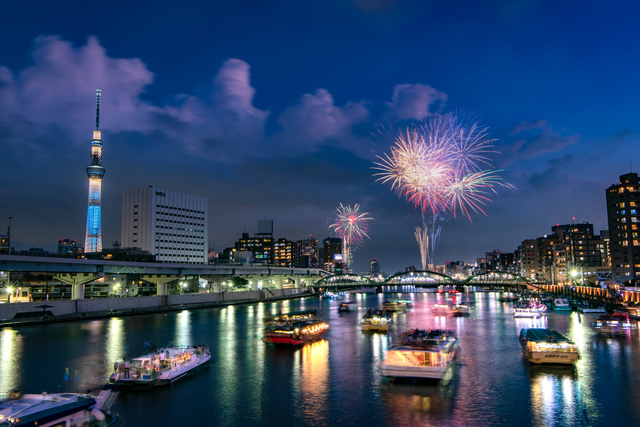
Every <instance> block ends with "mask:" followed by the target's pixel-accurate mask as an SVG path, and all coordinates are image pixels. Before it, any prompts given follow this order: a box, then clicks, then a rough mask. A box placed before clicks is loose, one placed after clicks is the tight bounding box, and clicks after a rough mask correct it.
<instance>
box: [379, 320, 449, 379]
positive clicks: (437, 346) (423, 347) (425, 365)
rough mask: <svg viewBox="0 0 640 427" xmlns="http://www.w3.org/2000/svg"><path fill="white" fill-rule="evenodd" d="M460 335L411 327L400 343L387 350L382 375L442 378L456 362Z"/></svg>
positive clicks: (382, 365)
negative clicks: (457, 336)
mask: <svg viewBox="0 0 640 427" xmlns="http://www.w3.org/2000/svg"><path fill="white" fill-rule="evenodd" d="M457 348H458V339H457V338H456V337H455V336H454V334H453V332H452V331H444V330H420V329H412V330H410V331H408V332H406V333H404V334H403V336H402V342H401V344H400V345H398V346H395V347H393V348H391V349H390V350H387V354H386V357H385V360H384V362H382V364H381V370H382V375H384V376H386V377H394V378H430V379H436V380H439V379H442V377H444V375H445V374H446V372H447V371H448V370H449V368H451V366H452V365H453V362H454V358H455V355H456V351H457Z"/></svg>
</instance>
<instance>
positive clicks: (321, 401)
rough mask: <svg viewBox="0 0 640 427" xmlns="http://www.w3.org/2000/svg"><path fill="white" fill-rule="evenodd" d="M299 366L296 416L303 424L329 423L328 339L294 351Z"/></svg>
mask: <svg viewBox="0 0 640 427" xmlns="http://www.w3.org/2000/svg"><path fill="white" fill-rule="evenodd" d="M296 356H298V357H296V358H295V359H296V360H297V361H299V362H298V363H296V364H297V365H298V366H299V367H300V376H299V378H300V380H299V389H298V392H299V396H297V399H296V400H297V401H298V404H297V406H298V408H299V412H298V416H299V417H301V418H302V419H303V420H304V422H303V424H307V425H310V424H314V425H328V424H331V419H330V416H329V413H328V412H327V411H328V408H327V398H328V394H329V341H327V340H320V341H316V342H314V343H312V344H308V345H305V346H303V347H302V348H301V349H300V350H298V351H296Z"/></svg>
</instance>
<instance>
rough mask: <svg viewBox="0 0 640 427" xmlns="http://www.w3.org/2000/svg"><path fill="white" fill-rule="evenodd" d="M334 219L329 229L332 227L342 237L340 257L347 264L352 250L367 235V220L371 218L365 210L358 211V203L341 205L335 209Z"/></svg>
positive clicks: (358, 245) (357, 246)
mask: <svg viewBox="0 0 640 427" xmlns="http://www.w3.org/2000/svg"><path fill="white" fill-rule="evenodd" d="M335 215H336V219H335V221H334V223H333V224H331V225H330V226H329V229H333V230H334V231H335V233H336V235H337V236H338V237H339V238H341V239H342V257H343V259H344V260H345V262H346V263H347V264H349V263H350V261H351V256H352V252H353V251H354V250H356V249H357V248H359V247H360V245H361V244H362V242H363V241H364V238H365V237H367V238H368V237H369V235H368V234H367V231H368V230H369V225H368V223H367V221H369V220H372V219H373V218H370V217H368V216H367V215H369V214H368V213H366V212H360V205H359V204H357V203H356V204H355V205H354V206H353V208H352V207H351V206H343V205H342V203H340V207H339V208H338V209H336V211H335Z"/></svg>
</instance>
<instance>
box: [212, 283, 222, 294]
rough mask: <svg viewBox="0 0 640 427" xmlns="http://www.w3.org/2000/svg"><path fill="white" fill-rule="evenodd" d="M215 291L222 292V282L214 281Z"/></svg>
mask: <svg viewBox="0 0 640 427" xmlns="http://www.w3.org/2000/svg"><path fill="white" fill-rule="evenodd" d="M213 292H218V293H220V292H222V282H213Z"/></svg>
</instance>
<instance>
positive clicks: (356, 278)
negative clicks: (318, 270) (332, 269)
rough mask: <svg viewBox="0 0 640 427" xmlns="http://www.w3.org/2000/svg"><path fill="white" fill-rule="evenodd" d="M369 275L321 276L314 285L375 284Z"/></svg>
mask: <svg viewBox="0 0 640 427" xmlns="http://www.w3.org/2000/svg"><path fill="white" fill-rule="evenodd" d="M375 283H376V282H374V281H373V280H371V279H370V278H369V277H365V276H360V275H358V274H333V275H331V276H327V277H323V278H322V279H320V280H318V281H316V282H315V285H316V286H335V285H343V286H345V285H366V286H370V285H371V284H375Z"/></svg>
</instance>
